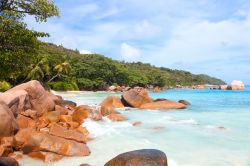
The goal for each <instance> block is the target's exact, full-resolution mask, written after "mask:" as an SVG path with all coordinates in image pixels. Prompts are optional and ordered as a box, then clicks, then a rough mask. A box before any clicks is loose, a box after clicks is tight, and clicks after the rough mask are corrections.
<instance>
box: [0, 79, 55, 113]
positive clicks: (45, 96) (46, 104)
mask: <svg viewBox="0 0 250 166" xmlns="http://www.w3.org/2000/svg"><path fill="white" fill-rule="evenodd" d="M24 91H26V92H27V94H28V97H27V96H25V95H26V93H25V92H24ZM17 92H18V93H19V96H23V97H19V102H18V103H19V104H18V109H16V110H17V111H19V110H20V109H21V110H22V111H24V110H25V109H28V108H29V107H31V108H32V109H33V110H36V111H37V112H38V115H42V114H43V113H44V112H48V111H53V110H54V109H55V104H56V103H59V102H60V98H59V97H57V96H56V95H54V94H52V93H50V92H48V91H46V90H45V89H44V87H43V86H42V85H41V83H40V82H39V81H36V80H33V81H29V82H27V83H23V84H20V85H18V86H15V87H14V88H12V89H10V90H8V91H6V92H5V93H7V94H5V93H4V94H5V95H10V94H16V93H17ZM21 92H22V93H21ZM1 95H2V94H1ZM14 96H15V95H14ZM23 100H24V101H26V100H28V101H27V102H21V101H23ZM14 103H15V102H14ZM19 107H20V108H19ZM26 107H28V108H26Z"/></svg>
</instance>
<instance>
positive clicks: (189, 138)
mask: <svg viewBox="0 0 250 166" xmlns="http://www.w3.org/2000/svg"><path fill="white" fill-rule="evenodd" d="M57 93H58V94H59V95H61V96H63V97H64V98H65V99H67V100H71V101H74V102H76V103H77V104H79V105H80V104H87V105H98V104H100V103H101V101H102V100H103V99H105V98H106V97H107V96H111V95H112V96H121V93H112V92H57ZM149 95H150V96H151V97H152V98H154V99H157V98H166V99H170V100H174V101H178V100H180V99H184V100H187V101H189V102H190V103H191V105H190V106H188V108H187V109H183V110H167V111H160V110H141V109H131V108H123V109H118V111H120V112H121V113H122V114H123V115H125V116H127V117H128V120H127V121H123V122H111V121H110V120H108V119H107V118H103V120H102V121H92V120H87V121H86V122H85V123H84V124H82V126H85V127H87V129H88V130H89V132H90V136H91V137H93V138H94V140H92V141H90V142H88V143H87V145H88V147H89V148H90V150H91V155H90V156H88V157H66V158H63V159H62V160H60V161H58V162H55V163H51V164H44V163H43V162H41V161H38V160H34V159H31V158H29V157H26V156H24V157H23V159H22V160H20V161H19V162H20V165H21V166H33V165H38V166H39V165H41V166H42V165H52V166H62V165H65V166H78V165H80V164H83V163H87V164H89V165H91V166H103V165H104V164H105V163H106V162H108V161H109V160H110V159H112V158H114V157H115V156H117V155H119V154H121V153H124V152H128V151H132V150H138V149H159V150H161V151H163V152H165V154H166V155H167V158H168V165H169V166H250V87H249V86H247V88H246V90H244V91H227V90H188V89H187V90H184V89H174V90H166V91H161V92H160V93H153V92H150V93H149ZM134 122H141V125H139V126H133V125H132V124H133V123H134Z"/></svg>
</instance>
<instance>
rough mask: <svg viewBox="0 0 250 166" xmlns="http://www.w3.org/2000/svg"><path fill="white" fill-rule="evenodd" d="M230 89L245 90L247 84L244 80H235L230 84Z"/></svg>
mask: <svg viewBox="0 0 250 166" xmlns="http://www.w3.org/2000/svg"><path fill="white" fill-rule="evenodd" d="M228 89H231V90H244V89H245V85H244V84H243V82H242V81H238V80H234V81H233V82H232V83H231V84H230V85H229V86H228Z"/></svg>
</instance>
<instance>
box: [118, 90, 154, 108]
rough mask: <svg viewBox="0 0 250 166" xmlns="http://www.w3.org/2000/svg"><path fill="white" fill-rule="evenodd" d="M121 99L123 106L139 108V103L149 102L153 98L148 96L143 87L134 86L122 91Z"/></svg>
mask: <svg viewBox="0 0 250 166" xmlns="http://www.w3.org/2000/svg"><path fill="white" fill-rule="evenodd" d="M122 101H123V103H124V105H125V106H130V107H135V108H139V107H140V106H141V105H143V104H146V103H151V102H153V100H152V99H151V98H150V97H149V96H148V92H147V90H146V89H144V88H134V89H130V90H128V91H126V92H124V93H123V95H122Z"/></svg>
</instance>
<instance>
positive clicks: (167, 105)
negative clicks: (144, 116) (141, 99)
mask: <svg viewBox="0 0 250 166" xmlns="http://www.w3.org/2000/svg"><path fill="white" fill-rule="evenodd" d="M186 107H187V106H186V105H184V104H182V103H178V102H174V101H169V100H165V101H156V102H152V103H146V104H143V105H141V107H140V108H142V109H160V110H167V109H184V108H186Z"/></svg>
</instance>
